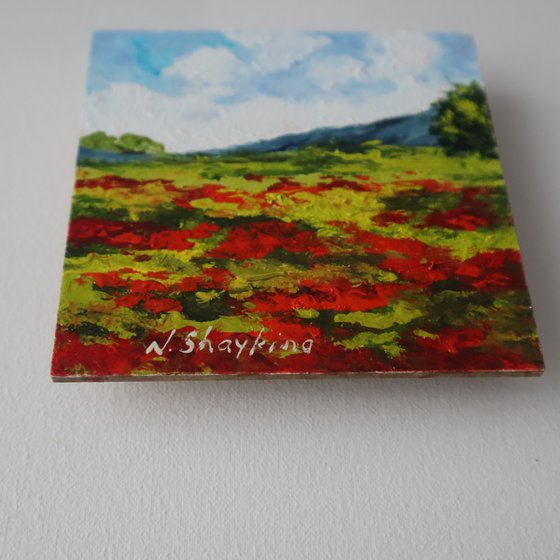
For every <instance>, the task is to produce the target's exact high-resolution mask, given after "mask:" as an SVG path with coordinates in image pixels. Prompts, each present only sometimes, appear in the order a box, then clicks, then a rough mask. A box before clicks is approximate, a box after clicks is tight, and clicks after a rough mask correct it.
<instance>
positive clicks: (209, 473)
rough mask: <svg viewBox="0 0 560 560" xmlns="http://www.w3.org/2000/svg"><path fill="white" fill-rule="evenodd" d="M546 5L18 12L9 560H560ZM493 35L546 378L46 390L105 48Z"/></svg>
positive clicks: (6, 298)
mask: <svg viewBox="0 0 560 560" xmlns="http://www.w3.org/2000/svg"><path fill="white" fill-rule="evenodd" d="M559 16H560V11H559V9H558V6H557V3H555V2H553V1H547V0H539V1H537V0H532V1H531V2H521V1H513V0H500V1H490V0H469V1H468V2H467V1H462V2H455V1H450V0H439V1H437V0H432V1H430V0H424V1H422V2H419V1H409V2H405V1H399V0H379V1H377V2H372V1H367V0H363V1H360V0H345V1H344V2H312V1H308V2H306V1H304V0H283V1H282V2H265V1H262V0H261V1H259V0H253V1H241V0H236V1H228V0H224V1H223V2H218V1H214V0H177V1H171V0H159V1H158V2H148V1H141V0H136V1H132V0H130V1H124V0H123V1H120V2H116V1H114V0H110V1H109V0H96V1H95V2H77V1H76V0H67V1H51V2H39V1H36V2H24V1H21V0H2V2H1V4H0V195H1V198H0V203H1V204H0V213H1V215H0V228H1V230H0V233H1V235H0V243H1V254H2V267H1V269H0V282H1V288H2V289H1V290H0V321H1V325H0V326H1V330H0V345H1V346H0V351H1V357H2V363H1V372H2V375H1V378H0V382H1V385H0V557H1V558H3V559H4V558H6V559H10V560H11V559H18V558H25V559H27V558H41V559H42V558H49V559H51V558H52V559H65V558H72V559H74V558H80V559H82V558H83V559H99V558H111V559H112V558H114V559H118V560H121V559H125V558H126V559H128V558H135V559H136V558H142V559H144V558H145V559H158V560H159V559H172V558H181V559H185V558H189V559H191V558H192V559H216V560H225V559H234V558H235V559H238V558H239V559H255V560H256V559H258V560H261V559H264V558H267V559H269V558H271V559H277V558H278V559H280V558H281V559H289V560H297V559H306V560H307V559H315V558H317V559H324V558H336V559H339V558H341V559H342V558H344V559H345V560H346V559H366V558H379V559H383V560H386V559H395V560H397V559H398V560H407V559H411V560H417V559H420V558H421V559H422V560H430V559H434V560H435V559H438V560H439V559H445V560H448V559H463V558H465V559H477V560H478V559H492V560H494V559H497V558H500V559H501V558H507V559H508V560H517V559H519V560H527V559H550V560H554V559H557V558H559V557H560V509H559V508H560V435H559V423H560V377H559V375H560V359H559V358H560V352H559V344H558V333H559V326H560V313H559V311H560V301H559V297H558V292H559V290H560V259H559V251H558V248H559V246H560V243H559V242H560V226H559V225H558V216H559V215H560V186H559V181H560V165H559V164H560V158H559V157H558V149H559V146H560V134H559V131H560V122H559V121H560V118H559V117H560V109H559V108H558V103H559V98H558V91H559V88H560V65H559V64H558V60H557V56H558V29H557V26H558V18H559ZM109 27H110V28H163V29H165V28H206V29H209V28H219V27H228V28H232V27H233V28H246V29H255V28H300V29H335V28H336V29H347V30H355V29H364V30H372V31H376V30H391V29H398V28H405V29H426V30H455V31H473V32H474V33H475V36H476V39H477V42H478V48H479V54H480V58H481V64H482V69H483V72H484V76H485V80H486V84H487V89H488V93H489V97H490V104H491V107H492V110H493V113H494V117H495V121H496V127H497V135H498V140H499V143H500V145H501V152H502V156H503V163H504V166H505V171H506V177H507V179H508V186H509V192H510V197H511V201H512V205H513V210H514V216H515V220H516V225H517V228H518V234H519V238H520V244H521V248H522V251H523V255H524V261H525V265H526V269H527V277H528V282H529V285H530V288H531V292H532V296H533V303H534V307H535V312H536V316H537V322H538V326H539V331H540V333H541V337H542V341H543V346H544V351H545V359H546V361H547V366H548V371H547V373H546V374H545V377H543V378H541V379H501V380H492V379H486V380H485V379H463V380H461V379H440V380H395V381H375V380H335V379H331V380H323V381H321V380H314V381H243V382H238V381H231V382H192V383H188V382H185V383H175V384H172V383H160V384H155V383H149V384H91V385H83V384H82V385H52V384H51V382H50V380H49V377H48V374H49V360H50V353H51V345H52V336H53V332H54V324H55V315H56V307H57V300H58V290H59V282H60V273H61V267H62V257H63V250H64V241H65V235H66V222H67V218H68V213H69V207H70V194H71V189H72V182H73V174H74V159H75V153H76V147H77V138H78V134H79V111H80V101H81V97H82V94H83V86H84V80H85V74H86V64H87V56H88V48H89V39H90V37H89V35H90V32H91V30H93V29H95V28H109Z"/></svg>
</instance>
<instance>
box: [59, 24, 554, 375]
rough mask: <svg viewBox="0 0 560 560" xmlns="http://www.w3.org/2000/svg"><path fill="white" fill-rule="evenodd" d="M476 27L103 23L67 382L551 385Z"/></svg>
mask: <svg viewBox="0 0 560 560" xmlns="http://www.w3.org/2000/svg"><path fill="white" fill-rule="evenodd" d="M542 369H543V361H542V356H541V352H540V347H539V342H538V338H537V333H536V329H535V323H534V320H533V315H532V309H531V303H530V299H529V294H528V291H527V286H526V283H525V278H524V274H523V269H522V264H521V256H520V252H519V247H518V244H517V239H516V235H515V230H514V227H513V223H512V217H511V211H510V206H509V203H508V198H507V194H506V190H505V184H504V177H503V173H502V169H501V166H500V162H499V160H498V157H497V148H496V145H495V139H494V132H493V128H492V123H491V120H490V113H489V109H488V104H487V100H486V96H485V93H484V88H483V86H482V80H481V75H480V71H479V68H478V64H477V60H476V54H475V48H474V44H473V41H472V39H471V38H470V37H469V36H466V35H458V34H444V33H393V34H376V35H373V34H368V33H326V32H297V33H296V32H293V33H287V32H274V33H255V32H230V33H225V32H112V31H111V32H99V33H96V34H95V35H94V39H93V45H92V53H91V61H90V68H89V75H88V84H87V93H86V99H85V103H84V108H83V135H82V138H81V141H80V149H79V155H78V168H77V173H76V182H75V187H74V194H73V199H72V212H71V220H70V226H69V230H68V242H67V250H66V256H65V262H64V272H63V282H62V290H61V298H60V307H59V313H58V324H57V329H56V337H55V347H54V355H53V362H52V376H53V379H54V380H55V381H72V380H113V379H122V380H142V379H183V378H184V379H188V378H198V377H200V378H205V377H211V378H212V377H220V378H222V377H223V378H228V377H229V378H231V377H237V376H240V375H247V376H255V377H260V376H271V377H274V376H294V377H297V376H305V375H317V376H327V375H371V376H388V377H391V376H402V375H408V376H419V377H428V376H433V375H460V374H468V375H490V374H494V375H521V374H524V375H538V374H539V373H540V372H541V371H542Z"/></svg>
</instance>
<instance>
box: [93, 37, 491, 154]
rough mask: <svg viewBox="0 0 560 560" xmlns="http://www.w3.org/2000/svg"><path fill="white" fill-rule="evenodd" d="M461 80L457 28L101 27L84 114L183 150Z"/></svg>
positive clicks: (437, 91) (471, 67)
mask: <svg viewBox="0 0 560 560" xmlns="http://www.w3.org/2000/svg"><path fill="white" fill-rule="evenodd" d="M471 80H478V81H481V76H480V71H479V69H478V64H477V60H476V51H475V47H474V43H473V41H472V39H471V38H470V37H469V36H467V35H461V34H442V33H420V32H401V33H383V34H369V33H352V32H330V33H327V32H268V33H267V32H234V31H232V32H214V31H189V32H181V31H173V32H136V31H101V32H97V33H96V34H95V35H94V38H93V43H92V50H91V59H90V67H89V73H88V81H87V97H86V102H85V106H84V120H85V128H86V131H87V132H91V131H93V130H99V129H101V130H105V131H106V132H109V133H112V134H120V133H123V132H136V133H139V134H146V135H149V136H152V137H153V138H154V139H156V140H159V141H162V142H164V143H165V144H166V147H167V148H168V149H170V150H172V151H189V150H198V149H207V148H215V147H223V146H226V145H231V144H239V143H243V142H247V141H254V140H256V139H259V138H265V137H268V138H270V137H273V136H276V135H279V134H283V133H286V132H296V131H299V130H308V129H310V128H315V127H317V126H338V125H344V124H351V123H356V122H370V121H373V120H377V119H378V118H384V117H387V116H395V115H399V114H405V113H410V112H415V111H418V110H422V109H425V108H427V107H428V106H429V104H430V102H432V101H434V100H435V99H437V97H438V96H439V95H441V93H442V91H444V90H445V89H446V88H447V87H449V85H450V83H452V82H468V81H471Z"/></svg>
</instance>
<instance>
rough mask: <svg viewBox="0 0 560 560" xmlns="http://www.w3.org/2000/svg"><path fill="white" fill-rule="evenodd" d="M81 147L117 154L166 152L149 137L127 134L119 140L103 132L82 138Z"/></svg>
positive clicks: (161, 145)
mask: <svg viewBox="0 0 560 560" xmlns="http://www.w3.org/2000/svg"><path fill="white" fill-rule="evenodd" d="M80 145H81V146H82V147H83V148H89V149H90V150H103V151H105V152H115V153H137V154H161V153H163V152H164V150H165V148H164V146H163V144H160V143H159V142H155V141H154V140H152V139H151V138H148V137H147V136H140V135H138V134H130V133H127V134H121V136H119V137H118V138H117V137H115V136H111V135H109V134H106V133H105V132H102V131H98V132H93V133H92V134H88V135H87V136H82V138H81V139H80Z"/></svg>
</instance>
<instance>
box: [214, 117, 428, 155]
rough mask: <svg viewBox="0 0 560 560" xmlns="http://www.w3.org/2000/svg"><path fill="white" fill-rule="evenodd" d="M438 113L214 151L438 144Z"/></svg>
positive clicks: (323, 130)
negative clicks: (373, 143)
mask: <svg viewBox="0 0 560 560" xmlns="http://www.w3.org/2000/svg"><path fill="white" fill-rule="evenodd" d="M435 116H436V111H435V109H434V108H430V109H428V110H427V111H423V112H421V113H416V114H414V115H406V116H402V117H394V118H390V119H383V120H380V121H376V122H373V123H370V124H356V125H349V126H342V127H329V128H316V129H314V130H310V131H309V132H300V133H295V134H285V135H283V136H278V137H277V138H272V139H270V140H260V141H258V142H253V143H250V144H243V145H240V146H233V147H231V148H225V149H222V150H211V151H210V153H222V154H224V153H245V152H260V153H266V152H283V151H287V150H297V149H300V148H304V147H307V146H317V147H320V148H326V149H339V150H341V151H348V152H352V151H358V150H359V149H360V148H361V145H362V144H363V143H364V142H367V141H370V140H380V141H381V142H383V143H384V144H398V145H400V146H437V145H438V141H437V138H436V137H435V136H434V135H433V134H431V133H430V126H431V125H432V123H433V121H434V118H435Z"/></svg>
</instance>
